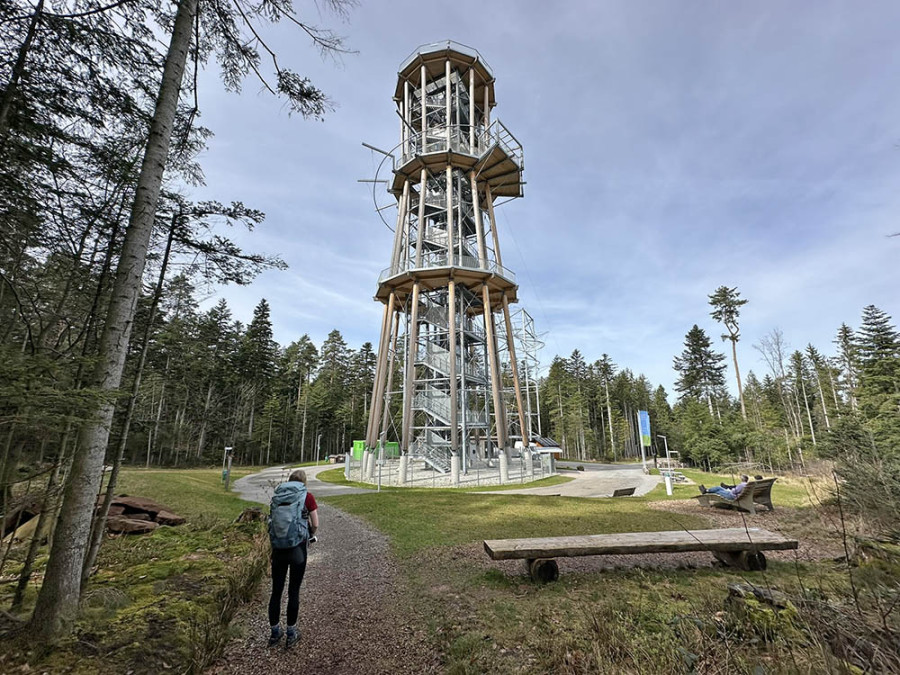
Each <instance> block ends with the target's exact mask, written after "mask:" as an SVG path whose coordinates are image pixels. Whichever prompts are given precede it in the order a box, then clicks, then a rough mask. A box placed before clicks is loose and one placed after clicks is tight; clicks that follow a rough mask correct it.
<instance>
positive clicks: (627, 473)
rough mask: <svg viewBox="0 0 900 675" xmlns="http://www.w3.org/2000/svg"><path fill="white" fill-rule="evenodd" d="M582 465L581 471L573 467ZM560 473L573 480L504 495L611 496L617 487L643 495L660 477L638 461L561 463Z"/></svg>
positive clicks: (654, 485) (506, 492) (511, 491)
mask: <svg viewBox="0 0 900 675" xmlns="http://www.w3.org/2000/svg"><path fill="white" fill-rule="evenodd" d="M576 466H584V469H585V470H584V471H575V470H573V469H574V468H575V467H576ZM559 468H560V469H561V471H560V473H561V475H563V476H569V477H571V478H573V479H574V480H571V481H569V482H568V483H561V484H559V485H550V486H547V487H536V488H522V489H521V490H506V491H504V492H503V494H505V495H559V496H560V497H587V498H598V497H612V494H613V492H614V491H615V490H618V489H620V488H630V487H633V488H635V491H634V494H635V495H636V496H640V495H644V494H647V493H648V492H650V491H651V490H652V489H653V488H655V487H656V486H657V485H658V484H659V482H660V481H661V480H662V479H661V478H660V477H659V476H648V475H645V474H644V472H643V469H642V468H641V465H640V464H588V463H579V464H576V463H575V462H560V464H559Z"/></svg>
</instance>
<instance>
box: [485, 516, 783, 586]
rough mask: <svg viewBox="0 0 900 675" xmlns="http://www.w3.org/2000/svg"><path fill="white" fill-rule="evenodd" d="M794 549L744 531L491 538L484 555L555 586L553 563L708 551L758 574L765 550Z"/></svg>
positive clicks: (774, 536)
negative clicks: (516, 564) (522, 564)
mask: <svg viewBox="0 0 900 675" xmlns="http://www.w3.org/2000/svg"><path fill="white" fill-rule="evenodd" d="M797 546H798V542H797V540H796V539H788V538H787V537H784V536H782V535H781V534H778V533H775V532H769V531H768V530H762V529H759V528H743V527H731V528H726V529H719V530H676V531H673V532H625V533H621V534H589V535H578V536H568V537H539V538H534V539H492V540H485V542H484V550H485V552H486V553H487V554H488V555H489V556H490V557H491V558H492V559H493V560H515V559H522V560H525V561H526V563H527V566H528V571H529V573H530V574H531V576H532V578H533V579H535V580H536V581H554V580H556V579H557V578H559V566H558V565H557V563H556V560H555V558H566V557H573V556H583V555H623V554H637V553H675V552H682V551H709V552H710V553H712V554H713V555H714V556H715V557H716V558H717V559H719V560H721V561H722V562H724V563H726V564H727V565H729V566H732V567H737V568H740V569H743V570H747V571H756V570H764V569H765V568H766V557H765V555H763V553H762V552H763V551H780V550H786V549H795V548H797Z"/></svg>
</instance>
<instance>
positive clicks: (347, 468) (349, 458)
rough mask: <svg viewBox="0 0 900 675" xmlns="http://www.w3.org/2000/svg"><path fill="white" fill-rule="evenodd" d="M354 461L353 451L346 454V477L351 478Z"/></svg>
mask: <svg viewBox="0 0 900 675" xmlns="http://www.w3.org/2000/svg"><path fill="white" fill-rule="evenodd" d="M352 461H353V451H352V450H351V451H350V452H348V453H347V454H346V455H344V478H346V479H347V480H350V462H352Z"/></svg>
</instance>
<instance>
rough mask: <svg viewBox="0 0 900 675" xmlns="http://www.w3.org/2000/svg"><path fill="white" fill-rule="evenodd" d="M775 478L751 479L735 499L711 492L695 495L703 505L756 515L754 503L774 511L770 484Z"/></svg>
mask: <svg viewBox="0 0 900 675" xmlns="http://www.w3.org/2000/svg"><path fill="white" fill-rule="evenodd" d="M776 480H777V478H764V479H762V480H751V481H750V482H749V483H747V485H746V487H745V488H744V489H743V491H742V492H741V494H740V496H739V497H738V498H737V499H726V498H725V497H720V496H719V495H717V494H713V493H712V492H706V493H704V494H700V495H696V496H695V497H694V499H696V500H697V501H698V502H700V504H702V505H703V506H714V507H718V508H726V509H737V510H739V511H746V512H748V513H750V514H751V515H756V504H760V505H762V506H765V507H767V508H768V509H769V511H774V510H775V506H774V505H773V504H772V484H773V483H775V481H776Z"/></svg>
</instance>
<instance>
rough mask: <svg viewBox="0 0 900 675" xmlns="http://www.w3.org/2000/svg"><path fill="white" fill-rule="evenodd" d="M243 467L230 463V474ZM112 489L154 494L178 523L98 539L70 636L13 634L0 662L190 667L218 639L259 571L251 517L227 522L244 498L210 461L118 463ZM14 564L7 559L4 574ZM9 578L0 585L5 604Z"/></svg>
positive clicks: (259, 541) (261, 541)
mask: <svg viewBox="0 0 900 675" xmlns="http://www.w3.org/2000/svg"><path fill="white" fill-rule="evenodd" d="M249 472H251V470H250V469H243V468H241V469H234V470H233V471H232V478H233V479H237V478H239V477H240V476H242V475H245V474H247V473H249ZM117 492H119V493H127V494H130V495H139V496H143V497H150V498H152V499H155V500H157V501H159V502H161V503H163V504H165V505H166V506H168V507H169V508H170V509H171V510H172V511H174V512H175V513H178V514H180V515H183V516H185V517H186V518H187V523H186V524H184V525H181V526H178V527H160V528H158V529H157V530H155V531H154V532H152V533H150V534H146V535H130V536H120V537H112V538H108V539H107V540H106V541H105V542H104V545H103V548H102V549H101V552H100V555H99V557H98V561H97V567H96V571H95V573H94V574H93V576H92V577H91V580H90V583H89V585H88V587H87V589H86V591H85V593H84V597H83V611H82V614H81V617H80V618H79V619H78V620H77V622H76V623H75V626H74V627H73V631H72V634H71V636H70V637H69V638H67V639H66V640H65V641H64V642H63V643H62V644H61V645H60V646H59V648H57V649H55V650H54V651H52V652H51V653H45V652H46V650H44V649H42V646H41V645H34V644H31V643H29V642H28V640H27V636H20V637H24V638H25V639H24V640H23V639H20V640H19V641H17V642H12V643H8V644H7V645H5V646H6V647H7V648H8V649H7V654H6V657H5V659H6V664H5V665H4V664H2V663H0V671H3V672H9V670H7V668H8V667H11V666H12V664H13V663H16V662H24V661H25V660H28V661H30V667H31V668H32V669H33V671H35V672H51V673H79V674H80V673H133V675H139V674H141V673H148V674H149V673H162V672H167V671H170V670H171V671H173V672H189V671H191V670H194V671H198V670H199V669H200V668H201V667H202V666H203V665H204V664H205V663H206V662H207V661H208V660H209V659H210V658H211V657H212V655H214V653H215V651H216V649H217V648H218V647H219V646H221V642H222V640H223V639H224V637H225V636H226V635H227V631H228V625H227V624H228V621H227V620H226V619H228V620H230V618H231V616H230V615H231V614H233V611H234V609H235V603H237V602H239V600H240V599H241V598H242V597H247V596H248V595H252V591H253V590H255V587H254V588H253V589H251V588H248V585H251V586H252V585H254V584H255V583H256V582H258V581H259V579H260V578H261V573H262V572H263V571H264V566H263V567H260V564H261V562H260V557H261V555H262V553H261V552H260V549H261V548H262V552H263V553H267V550H266V549H265V546H267V544H268V541H267V539H265V538H264V537H261V536H260V533H261V531H262V527H261V525H260V524H259V523H234V522H233V521H234V520H235V517H236V516H237V515H238V514H239V513H240V512H241V511H242V510H243V509H244V508H245V507H246V506H249V504H248V503H247V502H244V501H242V500H241V499H239V498H238V497H237V495H236V494H235V493H233V492H225V490H224V487H223V484H222V481H221V470H219V469H208V470H204V469H191V470H183V471H178V470H152V469H151V470H142V469H133V470H125V471H123V473H122V476H121V479H120V483H119V489H118V490H117ZM46 556H47V550H46V547H45V548H44V549H42V551H41V557H40V558H39V560H38V567H37V574H36V575H35V577H34V578H33V582H32V586H31V587H30V588H29V590H28V594H27V596H26V600H25V606H24V607H23V615H27V614H28V613H29V611H30V609H31V607H32V606H33V603H34V600H35V597H36V589H37V587H38V584H39V582H40V579H41V574H42V572H43V566H44V565H45V563H46ZM263 562H264V560H263ZM16 572H17V569H16V565H15V564H13V565H10V566H9V568H8V573H10V574H15V573H16ZM11 586H12V585H4V586H0V594H2V597H0V602H2V603H3V604H4V605H7V606H8V600H9V598H8V597H7V596H8V595H9V594H10V593H11V591H12V588H11ZM23 672H24V671H23Z"/></svg>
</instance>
